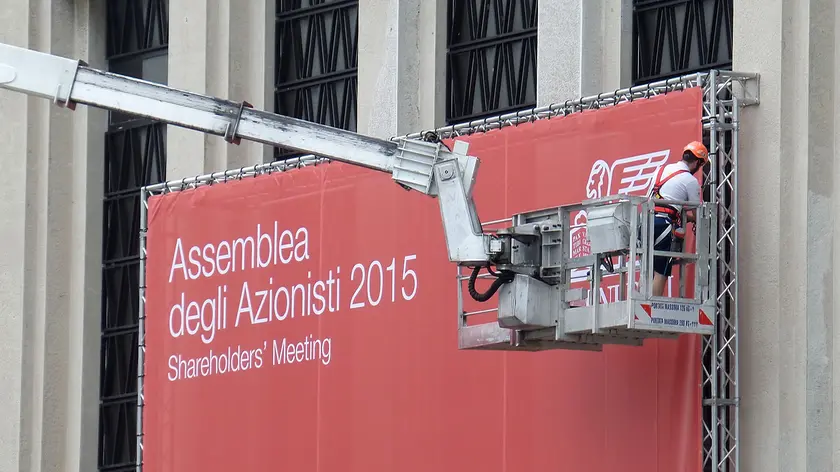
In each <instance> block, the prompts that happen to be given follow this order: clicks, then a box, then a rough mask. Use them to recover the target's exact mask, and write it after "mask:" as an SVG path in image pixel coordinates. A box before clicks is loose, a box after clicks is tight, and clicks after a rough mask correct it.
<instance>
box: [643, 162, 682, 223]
mask: <svg viewBox="0 0 840 472" xmlns="http://www.w3.org/2000/svg"><path fill="white" fill-rule="evenodd" d="M664 171H665V168H663V169H662V170H661V171H660V174H659V175H660V177H659V179H658V180H657V182H656V184H654V186H653V189H651V198H653V199H656V200H664V199H663V198H662V195H660V194H659V190H660V189H661V188H662V186H663V185H665V182H667V181H669V180H671V179H672V178H673V177H676V176H678V175H680V174H683V173H688V171H687V170H685V169H680V170H678V171H676V172H674V173H672V174H670V175H669V176H667V177H665V178H664V179H663V178H662V177H661V176H662V172H664ZM653 211H654V212H656V213H662V214H663V215H666V216H668V217H669V218H671V221H672V222H674V223H675V225H676V226H677V227H680V226H682V215H681V214H680V211H679V210H677V209H676V208H675V207H673V206H671V205H665V204H658V205H656V206H655V207H654V209H653Z"/></svg>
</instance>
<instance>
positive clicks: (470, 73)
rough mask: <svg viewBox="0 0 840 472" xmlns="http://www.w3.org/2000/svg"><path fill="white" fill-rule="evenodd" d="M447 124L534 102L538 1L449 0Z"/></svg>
mask: <svg viewBox="0 0 840 472" xmlns="http://www.w3.org/2000/svg"><path fill="white" fill-rule="evenodd" d="M447 21H448V28H447V29H448V31H447V39H446V44H447V61H446V122H447V123H448V124H454V123H461V122H464V121H470V120H475V119H479V118H484V117H489V116H494V115H500V114H504V113H507V112H511V111H516V110H520V109H523V108H530V107H533V106H536V102H537V0H506V1H500V0H493V1H491V0H448V10H447Z"/></svg>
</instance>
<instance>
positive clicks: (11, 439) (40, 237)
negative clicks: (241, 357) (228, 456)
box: [0, 0, 107, 471]
mask: <svg viewBox="0 0 840 472" xmlns="http://www.w3.org/2000/svg"><path fill="white" fill-rule="evenodd" d="M104 17H105V11H104V3H103V2H88V1H86V0H78V1H76V2H67V1H61V0H47V1H34V0H30V1H26V0H2V1H0V24H2V25H3V28H0V41H2V42H4V43H9V44H13V45H17V46H23V47H28V48H31V49H36V50H40V51H45V52H50V53H52V54H57V55H62V56H67V57H74V58H80V59H84V60H86V61H88V62H89V63H90V64H91V65H93V66H94V67H103V65H104V55H105V48H104V45H105V38H104V30H103V28H104V24H105V23H104V19H105V18H104ZM0 116H3V117H4V118H3V126H2V127H0V141H1V142H3V143H4V145H3V146H2V147H0V159H2V162H4V169H3V173H2V174H0V218H2V222H0V238H2V241H3V243H4V248H3V251H2V252H0V366H1V367H0V369H2V371H3V374H4V381H3V382H2V384H0V416H2V417H3V418H4V420H3V422H2V425H0V470H10V471H12V470H21V471H40V470H66V471H83V470H84V471H88V470H95V468H96V457H97V442H98V441H97V437H98V410H99V408H98V394H99V378H98V377H99V318H100V313H101V311H100V300H99V297H100V289H101V282H100V277H101V275H100V272H101V241H100V240H101V231H102V188H103V182H102V174H103V164H102V162H103V155H104V136H103V135H104V132H105V129H106V124H107V121H106V118H107V115H106V114H105V113H104V112H102V111H99V110H92V109H88V108H85V107H79V109H78V110H77V111H75V112H73V111H69V110H64V109H60V108H58V107H55V106H54V105H52V103H51V102H50V101H48V100H43V99H38V98H30V97H26V96H24V95H20V94H15V93H11V92H0Z"/></svg>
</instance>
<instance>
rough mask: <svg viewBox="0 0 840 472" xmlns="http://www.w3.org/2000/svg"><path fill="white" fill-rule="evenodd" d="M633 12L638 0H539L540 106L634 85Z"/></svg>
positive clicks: (538, 83) (538, 92)
mask: <svg viewBox="0 0 840 472" xmlns="http://www.w3.org/2000/svg"><path fill="white" fill-rule="evenodd" d="M631 13H632V0H618V1H615V0H555V1H551V2H539V19H538V28H539V31H538V35H539V37H538V39H537V104H538V106H540V105H548V104H550V103H554V102H563V101H566V100H571V99H575V98H578V97H581V96H587V95H595V94H598V93H601V92H604V91H607V90H615V89H617V88H621V87H623V86H627V85H629V82H630V80H629V79H630V57H631V56H630V49H629V48H630V44H632V23H631V19H632V16H631Z"/></svg>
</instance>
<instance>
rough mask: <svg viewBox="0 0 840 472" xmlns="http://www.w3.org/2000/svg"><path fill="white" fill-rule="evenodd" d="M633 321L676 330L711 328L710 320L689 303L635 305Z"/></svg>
mask: <svg viewBox="0 0 840 472" xmlns="http://www.w3.org/2000/svg"><path fill="white" fill-rule="evenodd" d="M634 311H635V319H636V321H637V322H639V323H642V324H652V325H659V326H662V327H667V326H673V327H676V328H688V329H692V328H698V329H699V328H706V327H709V328H711V327H712V326H713V323H712V320H711V318H710V317H709V316H708V315H707V314H706V313H705V311H704V310H703V309H702V308H701V307H700V306H698V305H692V304H689V303H672V302H650V303H639V304H637V305H636V309H635V310H634Z"/></svg>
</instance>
